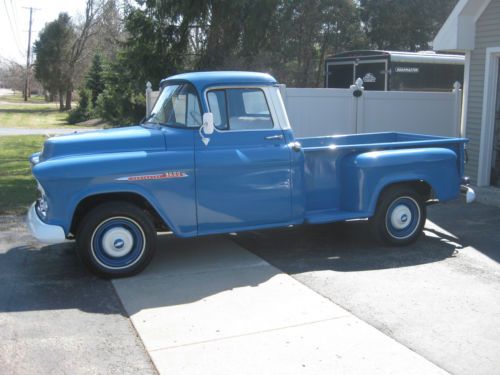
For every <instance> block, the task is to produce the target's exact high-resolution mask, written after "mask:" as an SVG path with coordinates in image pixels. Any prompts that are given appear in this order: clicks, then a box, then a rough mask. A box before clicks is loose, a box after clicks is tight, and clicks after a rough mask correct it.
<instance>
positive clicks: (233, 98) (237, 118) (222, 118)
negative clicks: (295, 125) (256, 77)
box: [207, 88, 274, 130]
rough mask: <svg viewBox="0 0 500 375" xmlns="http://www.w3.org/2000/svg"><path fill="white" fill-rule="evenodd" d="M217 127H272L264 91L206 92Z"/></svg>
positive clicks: (238, 128)
mask: <svg viewBox="0 0 500 375" xmlns="http://www.w3.org/2000/svg"><path fill="white" fill-rule="evenodd" d="M207 99H208V104H209V106H210V111H211V112H212V113H213V114H214V122H215V126H216V127H217V128H218V129H230V130H259V129H272V128H273V127H274V124H273V120H272V117H271V112H270V111H269V106H268V104H267V101H266V97H265V95H264V92H263V91H262V90H260V89H253V88H252V89H250V88H249V89H226V90H213V91H210V92H209V93H208V94H207Z"/></svg>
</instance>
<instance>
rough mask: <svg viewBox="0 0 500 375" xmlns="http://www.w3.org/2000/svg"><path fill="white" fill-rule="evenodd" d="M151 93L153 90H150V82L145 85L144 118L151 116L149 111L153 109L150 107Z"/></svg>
mask: <svg viewBox="0 0 500 375" xmlns="http://www.w3.org/2000/svg"><path fill="white" fill-rule="evenodd" d="M152 92H153V89H152V88H151V82H149V81H148V82H147V83H146V117H148V116H149V115H150V114H151V111H152V109H153V108H151V107H152V104H153V103H152V100H151V93H152Z"/></svg>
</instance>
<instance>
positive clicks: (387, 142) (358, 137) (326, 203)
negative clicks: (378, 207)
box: [298, 132, 467, 223]
mask: <svg viewBox="0 0 500 375" xmlns="http://www.w3.org/2000/svg"><path fill="white" fill-rule="evenodd" d="M298 141H299V142H300V143H301V145H302V149H303V151H304V158H305V161H304V183H305V198H306V221H308V222H310V223H322V222H332V221H337V220H339V221H340V220H348V219H354V218H360V217H370V216H371V215H372V214H373V210H374V207H373V206H372V205H368V204H366V205H362V204H360V205H359V206H354V205H353V204H352V202H355V201H356V202H362V199H361V195H362V194H364V192H363V191H360V190H356V187H357V186H360V185H359V184H358V181H362V180H363V178H364V175H363V173H364V172H363V171H362V169H360V166H359V158H357V156H359V155H361V154H366V155H369V154H368V153H370V152H373V151H382V152H383V151H384V150H385V151H389V152H391V153H392V151H390V150H394V154H397V155H395V157H393V158H392V159H393V160H396V161H397V162H398V165H397V166H388V165H385V166H383V167H379V169H381V170H382V168H386V170H388V171H390V170H394V169H395V168H402V169H403V170H404V166H402V165H401V163H402V160H403V158H405V157H407V156H408V154H415V153H416V152H418V149H421V150H422V151H425V150H429V149H440V150H443V149H448V150H451V151H453V153H454V154H455V155H456V162H455V161H454V163H455V164H456V168H457V169H456V171H458V176H463V158H464V143H466V142H467V140H466V139H464V138H449V137H441V136H431V135H421V134H411V133H396V132H391V133H371V134H355V135H340V136H327V137H311V138H299V139H298ZM424 149H425V150H424ZM398 150H401V151H398ZM404 150H406V151H404ZM436 152H438V151H437V150H436ZM448 153H449V152H448ZM384 154H385V155H387V153H384ZM370 155H373V154H370ZM381 155H382V154H381ZM424 168H425V166H424ZM455 173H456V172H455ZM382 176H383V174H381V177H380V178H383V177H382ZM417 179H418V178H417ZM450 182H451V181H450ZM370 188H373V189H374V190H376V188H375V187H370ZM453 194H454V193H453V192H450V193H449V194H448V195H446V196H443V197H442V198H443V200H447V199H450V198H449V197H448V196H451V195H453ZM354 196H355V198H354Z"/></svg>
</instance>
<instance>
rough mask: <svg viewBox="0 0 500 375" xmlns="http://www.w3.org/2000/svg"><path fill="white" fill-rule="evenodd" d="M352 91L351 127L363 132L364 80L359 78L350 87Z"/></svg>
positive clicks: (356, 132) (356, 131)
mask: <svg viewBox="0 0 500 375" xmlns="http://www.w3.org/2000/svg"><path fill="white" fill-rule="evenodd" d="M349 88H350V89H351V92H352V98H351V121H352V123H351V129H353V133H355V134H358V133H360V132H361V133H362V132H363V129H364V112H363V94H364V91H365V88H364V87H363V80H362V79H361V78H358V79H357V80H356V82H355V84H354V85H351V86H350V87H349Z"/></svg>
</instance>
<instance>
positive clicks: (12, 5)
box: [0, 0, 86, 64]
mask: <svg viewBox="0 0 500 375" xmlns="http://www.w3.org/2000/svg"><path fill="white" fill-rule="evenodd" d="M85 3H86V1H85V0H65V1H61V0H0V35H1V36H2V37H1V39H0V58H4V59H9V60H14V61H16V62H18V63H20V64H26V50H27V47H28V24H29V10H28V9H24V8H25V7H28V8H29V7H33V8H37V9H38V10H36V11H34V12H33V32H32V35H31V41H32V43H33V42H34V41H35V40H36V39H37V36H38V32H39V31H40V30H41V29H42V28H43V26H44V25H45V24H46V23H47V22H50V21H52V20H54V19H55V18H57V16H58V14H59V13H60V12H67V13H68V14H69V15H70V16H77V15H78V14H82V13H83V11H84V10H85Z"/></svg>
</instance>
